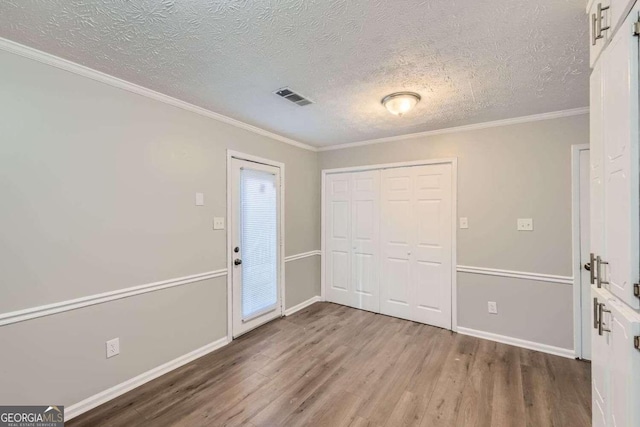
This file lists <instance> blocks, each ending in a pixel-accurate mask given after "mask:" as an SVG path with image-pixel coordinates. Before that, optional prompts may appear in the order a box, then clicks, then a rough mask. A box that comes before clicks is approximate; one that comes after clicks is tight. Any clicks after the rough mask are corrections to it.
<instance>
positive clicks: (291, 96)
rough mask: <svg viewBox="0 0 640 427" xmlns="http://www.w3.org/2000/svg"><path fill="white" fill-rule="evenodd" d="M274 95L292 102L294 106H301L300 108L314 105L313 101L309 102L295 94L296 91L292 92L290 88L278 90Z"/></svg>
mask: <svg viewBox="0 0 640 427" xmlns="http://www.w3.org/2000/svg"><path fill="white" fill-rule="evenodd" d="M273 93H275V94H276V95H278V96H281V97H282V98H284V99H286V100H287V101H291V102H293V103H294V104H296V105H299V106H300V107H304V106H305V105H309V104H313V101H310V100H308V99H307V98H305V97H304V96H302V95H300V94H299V93H295V92H294V91H292V90H291V89H289V88H288V87H284V88H282V89H278V90H277V91H275V92H273Z"/></svg>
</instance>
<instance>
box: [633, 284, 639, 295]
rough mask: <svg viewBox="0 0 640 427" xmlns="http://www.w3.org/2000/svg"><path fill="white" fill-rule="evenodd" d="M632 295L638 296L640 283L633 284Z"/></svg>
mask: <svg viewBox="0 0 640 427" xmlns="http://www.w3.org/2000/svg"><path fill="white" fill-rule="evenodd" d="M633 295H634V296H635V297H636V298H640V283H634V284H633Z"/></svg>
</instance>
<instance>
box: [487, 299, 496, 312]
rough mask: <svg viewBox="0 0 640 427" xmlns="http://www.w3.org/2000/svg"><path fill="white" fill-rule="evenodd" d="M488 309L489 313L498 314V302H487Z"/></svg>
mask: <svg viewBox="0 0 640 427" xmlns="http://www.w3.org/2000/svg"><path fill="white" fill-rule="evenodd" d="M487 309H488V310H489V314H498V303H497V302H495V301H489V302H488V303H487Z"/></svg>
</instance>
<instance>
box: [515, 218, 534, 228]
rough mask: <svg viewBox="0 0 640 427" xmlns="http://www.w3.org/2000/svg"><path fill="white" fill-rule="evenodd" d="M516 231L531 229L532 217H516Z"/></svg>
mask: <svg viewBox="0 0 640 427" xmlns="http://www.w3.org/2000/svg"><path fill="white" fill-rule="evenodd" d="M518 231H533V218H518Z"/></svg>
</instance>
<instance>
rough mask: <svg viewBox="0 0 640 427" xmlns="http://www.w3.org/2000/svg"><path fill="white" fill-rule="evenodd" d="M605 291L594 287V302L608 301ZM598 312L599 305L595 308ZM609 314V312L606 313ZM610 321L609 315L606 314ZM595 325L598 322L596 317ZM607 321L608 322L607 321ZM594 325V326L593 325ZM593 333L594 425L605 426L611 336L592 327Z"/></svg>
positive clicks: (592, 381) (595, 426)
mask: <svg viewBox="0 0 640 427" xmlns="http://www.w3.org/2000/svg"><path fill="white" fill-rule="evenodd" d="M604 292H606V291H600V290H597V289H596V288H595V287H592V296H593V298H594V299H595V300H597V301H595V300H594V304H600V303H605V304H606V303H607V302H608V301H607V298H606V296H604ZM592 311H594V315H595V312H597V305H596V306H595V308H594V310H592ZM605 314H607V313H605ZM605 317H606V318H607V321H608V317H607V316H605ZM592 320H593V321H594V323H593V325H596V324H597V322H596V320H595V318H593V319H592ZM605 323H606V322H605ZM593 325H592V326H593ZM592 331H593V332H592V335H591V384H592V391H591V401H592V408H591V409H592V418H593V427H605V426H608V425H609V408H608V404H609V358H610V341H609V339H610V337H609V334H608V333H606V332H603V334H602V335H600V334H599V333H598V328H595V327H594V328H593V329H592Z"/></svg>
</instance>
